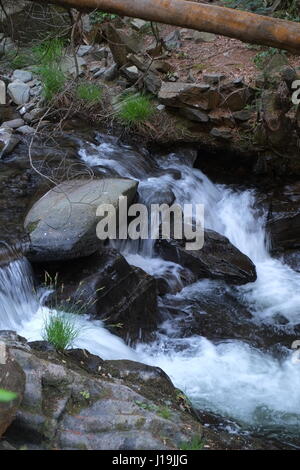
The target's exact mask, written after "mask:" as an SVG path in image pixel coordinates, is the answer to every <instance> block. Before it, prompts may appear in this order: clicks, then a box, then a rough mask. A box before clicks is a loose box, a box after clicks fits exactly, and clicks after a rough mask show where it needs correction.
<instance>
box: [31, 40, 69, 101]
mask: <svg viewBox="0 0 300 470" xmlns="http://www.w3.org/2000/svg"><path fill="white" fill-rule="evenodd" d="M32 51H33V54H34V57H35V59H36V62H37V64H38V65H37V67H36V72H37V74H38V75H39V76H40V79H41V81H42V84H43V94H44V98H45V100H46V101H51V100H52V99H53V98H54V97H55V95H57V93H60V92H61V91H62V90H63V88H64V86H65V83H66V80H67V78H66V75H65V74H64V72H63V71H62V70H61V66H60V63H61V59H62V56H63V51H64V42H63V41H62V40H61V39H57V38H54V39H49V40H46V41H43V42H42V43H40V44H38V45H36V46H35V47H33V49H32Z"/></svg>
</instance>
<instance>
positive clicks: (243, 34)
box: [34, 0, 300, 54]
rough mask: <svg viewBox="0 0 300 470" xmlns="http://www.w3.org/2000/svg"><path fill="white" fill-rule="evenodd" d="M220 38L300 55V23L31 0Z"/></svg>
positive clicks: (120, 2)
mask: <svg viewBox="0 0 300 470" xmlns="http://www.w3.org/2000/svg"><path fill="white" fill-rule="evenodd" d="M34 1H37V2H39V3H53V4H57V5H61V6H64V7H66V8H76V9H78V10H82V11H92V10H95V9H99V10H102V11H104V12H107V13H114V14H118V15H120V16H130V17H134V18H141V19H144V20H147V21H155V22H159V23H165V24H170V25H174V26H179V27H182V28H191V29H195V30H198V31H206V32H209V33H215V34H220V35H223V36H227V37H230V38H236V39H239V40H241V41H243V42H247V43H252V44H260V45H263V46H271V47H276V48H278V49H285V50H287V51H290V52H292V53H295V54H300V23H296V22H292V21H287V20H281V19H277V18H272V17H268V16H262V15H257V14H254V13H249V12H246V11H240V10H235V9H231V8H226V7H220V6H215V5H207V4H203V3H196V2H190V1H185V0H44V1H43V0H34Z"/></svg>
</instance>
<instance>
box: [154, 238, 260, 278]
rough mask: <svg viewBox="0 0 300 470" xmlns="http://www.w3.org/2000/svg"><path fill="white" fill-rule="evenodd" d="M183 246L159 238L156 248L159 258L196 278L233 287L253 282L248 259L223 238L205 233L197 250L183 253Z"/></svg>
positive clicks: (182, 244)
mask: <svg viewBox="0 0 300 470" xmlns="http://www.w3.org/2000/svg"><path fill="white" fill-rule="evenodd" d="M185 243H186V240H184V239H183V240H174V239H171V240H165V239H160V240H158V241H157V243H156V247H157V250H158V252H159V254H160V255H161V256H162V258H164V259H166V260H168V261H173V262H174V263H178V264H181V265H182V266H184V267H185V268H188V269H189V270H190V271H192V273H194V274H195V275H196V276H197V278H198V279H201V278H209V279H222V280H224V281H226V282H228V283H230V284H237V285H241V284H246V283H247V282H254V281H255V280H256V269H255V265H254V264H253V263H252V261H251V260H250V258H248V256H246V255H244V254H243V253H241V252H240V251H239V250H238V249H237V248H236V247H235V246H234V245H232V243H230V241H229V240H228V238H226V237H224V236H223V235H220V234H219V233H217V232H214V231H213V230H205V236H204V246H203V248H202V249H200V250H186V249H185Z"/></svg>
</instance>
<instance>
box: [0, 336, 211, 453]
mask: <svg viewBox="0 0 300 470" xmlns="http://www.w3.org/2000/svg"><path fill="white" fill-rule="evenodd" d="M12 335H13V333H12V334H11V335H10V339H9V343H10V344H9V351H10V354H11V356H12V357H13V358H14V359H15V360H16V361H17V362H18V363H19V365H20V366H21V368H22V369H23V371H24V373H25V375H26V389H25V395H24V399H23V401H22V403H21V406H20V408H19V410H18V412H17V416H16V420H15V421H14V423H13V425H12V426H10V428H9V430H8V432H7V433H6V439H7V441H8V442H9V443H10V442H12V443H14V445H16V446H17V447H20V446H21V445H23V446H26V448H28V449H29V450H31V449H36V450H47V449H48V450H51V449H56V450H62V449H64V450H120V451H122V450H126V449H130V450H147V449H149V450H150V449H165V450H167V449H179V448H180V447H181V444H182V443H183V442H189V441H191V440H192V439H193V437H195V436H198V437H199V438H201V437H202V433H203V430H202V426H201V424H200V423H199V422H197V421H196V419H195V418H194V417H193V416H192V414H191V410H190V409H189V407H188V402H187V404H186V406H184V405H183V404H184V400H183V398H182V397H183V394H182V393H181V394H179V392H178V390H177V389H175V387H174V386H173V384H172V383H171V381H170V379H169V378H168V377H167V376H166V374H165V373H164V372H163V371H162V370H161V369H159V368H158V367H151V366H148V365H144V364H140V363H136V362H131V361H103V360H101V359H100V358H99V357H97V356H94V355H92V354H89V353H88V351H85V350H72V351H66V353H65V354H64V356H61V355H59V354H57V353H55V352H54V351H51V352H42V351H40V350H34V349H32V348H30V347H29V345H28V343H26V342H25V341H24V340H22V338H20V337H19V338H18V337H17V336H16V335H15V340H13V337H12ZM2 337H3V335H2V332H0V340H1V338H2ZM5 337H6V334H4V338H5Z"/></svg>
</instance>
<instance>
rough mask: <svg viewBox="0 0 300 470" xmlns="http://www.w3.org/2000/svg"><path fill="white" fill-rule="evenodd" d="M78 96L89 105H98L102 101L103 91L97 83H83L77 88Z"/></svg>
mask: <svg viewBox="0 0 300 470" xmlns="http://www.w3.org/2000/svg"><path fill="white" fill-rule="evenodd" d="M76 96H77V98H78V99H80V100H83V101H86V102H87V103H89V104H96V103H99V101H101V99H102V89H101V88H99V86H97V85H96V84H95V83H81V84H79V85H78V87H77V88H76Z"/></svg>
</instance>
